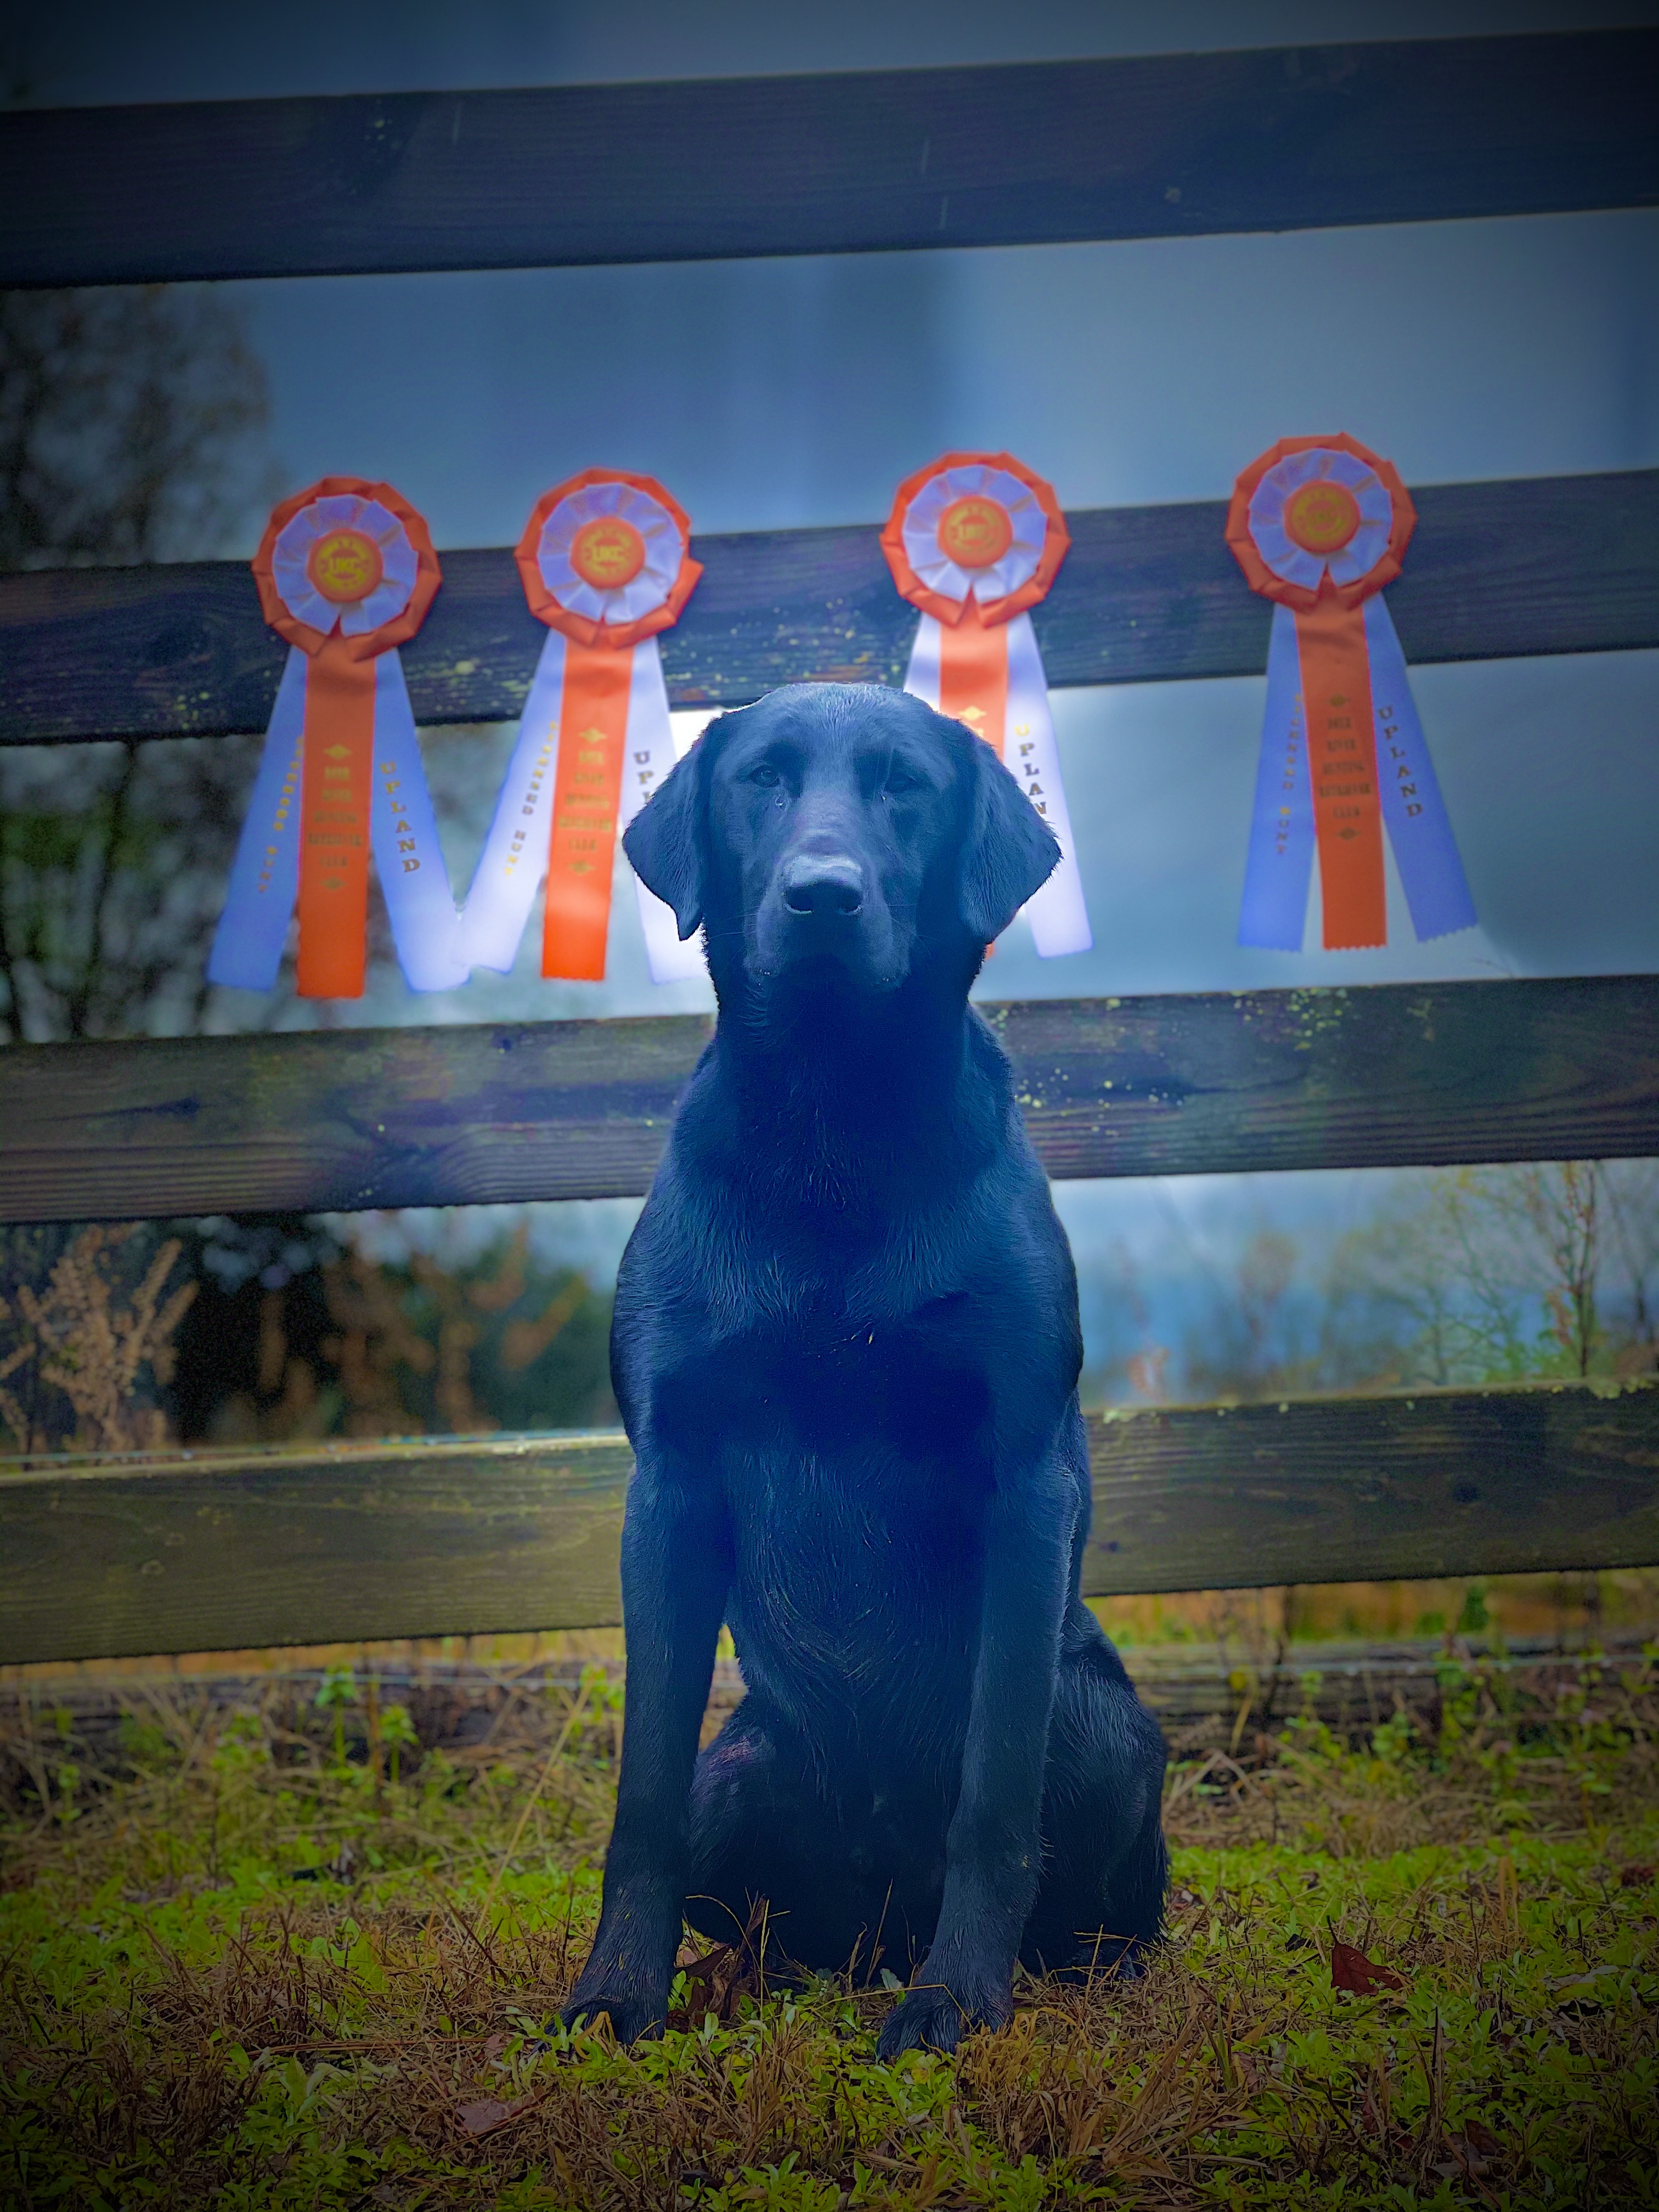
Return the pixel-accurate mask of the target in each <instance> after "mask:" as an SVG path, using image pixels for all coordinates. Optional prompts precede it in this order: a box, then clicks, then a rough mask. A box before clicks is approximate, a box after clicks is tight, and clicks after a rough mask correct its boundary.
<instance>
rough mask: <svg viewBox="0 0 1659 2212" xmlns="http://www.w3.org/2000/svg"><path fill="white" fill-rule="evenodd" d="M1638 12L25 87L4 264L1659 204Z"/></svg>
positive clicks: (1275, 224)
mask: <svg viewBox="0 0 1659 2212" xmlns="http://www.w3.org/2000/svg"><path fill="white" fill-rule="evenodd" d="M1656 58H1659V40H1656V39H1655V37H1654V34H1653V33H1652V32H1651V31H1649V30H1626V31H1598V32H1589V33H1552V34H1547V35H1543V36H1538V35H1534V36H1530V37H1520V38H1516V37H1510V38H1495V39H1432V40H1400V41H1390V42H1388V43H1386V44H1383V43H1379V44H1371V45H1364V46H1301V47H1293V48H1285V49H1279V50H1275V49H1257V50H1255V51H1246V52H1231V53H1208V54H1173V55H1155V56H1143V57H1136V58H1129V59H1116V60H1097V61H1067V62H1036V63H1020V64H1004V65H1001V66H997V67H990V68H985V67H981V68H960V69H940V70H878V71H869V72H861V73H859V74H857V75H822V76H775V77H750V78H728V79H724V80H721V79H713V80H702V81H700V82H690V83H657V84H612V85H580V86H562V87H553V88H546V89H539V90H528V91H511V92H485V93H477V92H472V93H465V94H459V93H439V92H432V93H404V94H376V95H371V96H366V97H363V96H360V97H355V98H348V99H302V100H216V101H204V102H201V103H197V104H193V105H191V106H142V107H115V106H111V107H95V108H58V109H46V110H37V111H33V112H30V111H25V112H20V113H15V114H12V115H9V116H7V117H5V118H3V121H0V204H4V205H5V206H6V208H7V209H8V210H9V219H8V222H7V224H6V229H5V234H4V240H3V244H0V284H101V283H152V282H155V281H158V280H176V279H179V278H183V277H216V276H299V275H309V276H315V275H325V274H344V273H349V272H360V271H364V270H419V269H497V268H519V267H531V266H546V265H551V264H566V263H579V262H621V261H674V260H702V259H708V258H728V257H733V256H739V255H748V254H799V253H847V252H889V251H891V250H893V249H895V248H903V247H912V248H916V247H924V248H925V247H938V246H1016V245H1030V244H1035V243H1038V242H1042V241H1052V240H1063V239H1091V238H1147V237H1190V236H1193V235H1195V234H1201V233H1205V232H1215V231H1248V230H1297V229H1305V228H1317V227H1320V226H1322V225H1326V224H1332V223H1370V222H1421V221H1425V220H1431V221H1441V220H1443V219H1445V218H1447V217H1449V216H1493V215H1525V214H1537V213H1542V212H1544V211H1546V210H1564V209H1585V208H1604V207H1636V206H1650V205H1652V204H1654V203H1655V202H1656V200H1659V149H1656V147H1655V143H1654V134H1653V131H1652V116H1653V108H1654V94H1655V79H1656Z"/></svg>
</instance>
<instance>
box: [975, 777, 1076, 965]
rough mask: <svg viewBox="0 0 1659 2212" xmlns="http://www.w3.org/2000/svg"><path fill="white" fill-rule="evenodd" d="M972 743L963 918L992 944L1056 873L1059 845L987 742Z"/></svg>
mask: <svg viewBox="0 0 1659 2212" xmlns="http://www.w3.org/2000/svg"><path fill="white" fill-rule="evenodd" d="M972 742H973V759H972V775H973V789H972V793H971V794H970V799H969V817H968V842H967V845H966V847H965V848H964V849H963V856H962V876H961V883H962V918H963V921H964V922H966V924H967V925H968V927H969V931H970V932H971V933H972V935H973V937H974V939H975V942H976V943H978V944H980V945H988V944H990V942H991V940H992V939H994V938H997V937H1000V936H1001V934H1002V933H1003V931H1004V930H1005V929H1006V928H1007V927H1008V925H1009V923H1010V922H1011V921H1012V920H1013V918H1014V916H1015V915H1017V914H1018V912H1019V910H1020V908H1021V907H1023V906H1024V903H1025V902H1026V900H1027V899H1028V898H1030V896H1031V894H1032V893H1033V892H1034V891H1037V890H1041V889H1042V886H1043V884H1046V883H1047V882H1048V878H1049V877H1050V876H1051V875H1052V874H1053V873H1054V869H1055V867H1056V866H1057V865H1058V863H1059V860H1060V842H1059V840H1058V839H1057V838H1056V837H1055V836H1054V831H1053V830H1052V829H1050V828H1049V827H1048V823H1046V822H1045V821H1044V820H1043V818H1042V816H1041V815H1040V814H1039V813H1038V812H1037V811H1036V807H1035V806H1033V805H1032V804H1031V802H1030V799H1027V797H1026V796H1025V793H1024V792H1023V791H1022V790H1021V789H1020V787H1019V786H1018V783H1016V782H1015V781H1014V779H1013V777H1012V775H1009V773H1008V771H1007V769H1006V768H1004V766H1003V765H1002V763H1001V762H1000V760H999V759H998V758H997V757H996V755H995V754H994V752H993V751H992V750H991V748H990V746H989V745H987V744H986V742H985V740H984V739H983V738H974V739H973V741H972Z"/></svg>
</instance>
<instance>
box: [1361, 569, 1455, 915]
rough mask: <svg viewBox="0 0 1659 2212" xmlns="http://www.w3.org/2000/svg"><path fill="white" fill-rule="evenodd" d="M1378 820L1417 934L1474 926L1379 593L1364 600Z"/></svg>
mask: <svg viewBox="0 0 1659 2212" xmlns="http://www.w3.org/2000/svg"><path fill="white" fill-rule="evenodd" d="M1364 613H1365V650H1366V652H1367V653H1368V654H1369V656H1370V664H1371V711H1372V713H1373V714H1374V715H1375V717H1376V782H1377V789H1378V791H1379V793H1381V796H1382V800H1383V821H1384V823H1386V824H1387V826H1388V831H1389V843H1390V844H1391V845H1392V846H1393V847H1394V857H1395V862H1396V864H1397V865H1398V866H1399V869H1400V881H1401V885H1402V886H1403V887H1404V890H1405V893H1406V903H1407V906H1408V907H1409V908H1411V915H1412V927H1413V929H1414V930H1415V931H1416V932H1417V935H1418V939H1419V942H1421V941H1422V940H1424V939H1427V938H1431V937H1446V936H1449V934H1450V933H1451V932H1452V931H1453V930H1455V929H1473V928H1474V924H1475V920H1476V915H1475V911H1474V898H1473V896H1471V894H1470V891H1469V886H1468V878H1467V877H1466V876H1465V875H1464V873H1463V863H1462V859H1461V858H1460V856H1459V854H1458V850H1457V841H1456V839H1455V837H1454V836H1452V826H1451V823H1450V821H1449V819H1448V817H1447V814H1446V806H1445V801H1444V800H1443V799H1442V798H1441V796H1440V785H1439V783H1438V781H1437V779H1436V776H1435V773H1434V763H1432V761H1431V759H1430V758H1429V747H1428V741H1427V739H1426V738H1425V737H1424V735H1423V725H1422V723H1421V722H1419V720H1418V718H1417V708H1416V706H1415V704H1414V703H1413V699H1412V687H1411V680H1410V678H1409V677H1408V676H1407V672H1406V656H1405V654H1404V653H1402V652H1401V649H1400V639H1399V637H1398V635H1396V633H1395V627H1394V621H1393V618H1392V617H1391V616H1390V615H1389V610H1388V608H1387V606H1386V605H1384V604H1383V594H1382V593H1381V592H1375V593H1373V595H1372V596H1371V597H1370V599H1367V600H1366V602H1365V608H1364Z"/></svg>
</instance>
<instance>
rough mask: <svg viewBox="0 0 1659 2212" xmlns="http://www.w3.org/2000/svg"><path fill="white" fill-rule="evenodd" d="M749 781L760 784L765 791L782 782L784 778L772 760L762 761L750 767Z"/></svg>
mask: <svg viewBox="0 0 1659 2212" xmlns="http://www.w3.org/2000/svg"><path fill="white" fill-rule="evenodd" d="M749 781H750V783H757V784H759V785H760V786H761V787H762V789H763V790H764V791H770V790H771V789H772V787H773V786H774V785H775V784H778V783H781V782H782V781H783V779H782V777H781V775H779V774H778V772H777V770H776V769H775V768H774V766H773V765H772V763H771V762H770V761H761V762H760V763H757V766H755V767H754V768H751V769H750V771H749Z"/></svg>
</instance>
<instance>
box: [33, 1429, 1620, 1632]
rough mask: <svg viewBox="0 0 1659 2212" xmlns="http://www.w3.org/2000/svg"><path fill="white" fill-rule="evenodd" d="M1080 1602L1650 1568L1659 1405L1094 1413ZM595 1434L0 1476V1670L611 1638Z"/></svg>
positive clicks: (599, 1445)
mask: <svg viewBox="0 0 1659 2212" xmlns="http://www.w3.org/2000/svg"><path fill="white" fill-rule="evenodd" d="M1089 1442H1090V1451H1091V1462H1092V1467H1093V1474H1094V1500H1095V1510H1094V1528H1093V1533H1092V1535H1091V1541H1090V1545H1089V1549H1088V1553H1087V1556H1086V1559H1085V1568H1084V1589H1085V1592H1086V1593H1087V1594H1088V1595H1091V1596H1105V1595H1118V1594H1125V1593H1129V1592H1133V1591H1150V1590H1176V1589H1240V1588H1252V1587H1260V1586H1263V1585H1269V1584H1273V1583H1328V1582H1348V1581H1359V1580H1380V1581H1393V1580H1396V1579H1407V1578H1413V1577H1429V1576H1439V1575H1460V1574H1469V1573H1474V1572H1480V1573H1483V1574H1497V1573H1504V1572H1509V1571H1517V1570H1524V1569H1553V1570H1563V1571H1565V1570H1568V1569H1574V1568H1589V1567H1618V1566H1650V1565H1654V1564H1655V1563H1656V1562H1659V1386H1653V1385H1633V1386H1629V1387H1626V1388H1625V1389H1621V1390H1616V1391H1612V1392H1605V1391H1598V1390H1596V1389H1590V1388H1589V1387H1585V1386H1557V1387H1546V1388H1542V1389H1540V1388H1533V1389H1508V1390H1480V1391H1448V1392H1430V1393H1427V1394H1425V1395H1419V1396H1416V1397H1403V1396H1402V1397H1387V1398H1368V1399H1328V1400H1318V1399H1310V1400H1302V1401H1292V1402H1288V1403H1286V1404H1284V1405H1278V1406H1274V1405H1266V1406H1247V1407H1233V1408H1231V1410H1230V1409H1228V1408H1225V1407H1172V1408H1160V1409H1153V1410H1148V1411H1146V1412H1137V1413H1109V1414H1094V1415H1091V1417H1090V1423H1089ZM630 1466H631V1461H630V1458H629V1450H628V1445H627V1442H626V1439H625V1438H623V1437H622V1436H621V1435H620V1433H616V1434H601V1435H592V1436H584V1437H554V1438H548V1439H536V1438H518V1437H513V1438H503V1439H495V1438H483V1439H471V1440H465V1439H463V1440H454V1441H451V1440H448V1439H438V1438H433V1437H426V1438H422V1439H420V1440H418V1441H415V1442H410V1441H405V1440H393V1441H390V1442H387V1443H356V1444H341V1445H335V1446H328V1447H319V1446H315V1445H313V1446H311V1447H309V1448H307V1449H305V1450H303V1451H274V1452H266V1453H264V1454H253V1455H246V1456H240V1457H237V1456H230V1455H227V1456H222V1457H216V1456H204V1457H202V1458H200V1459H197V1460H191V1459H190V1458H189V1457H188V1455H178V1454H172V1455H167V1457H165V1458H156V1459H155V1460H150V1461H125V1462H123V1461H76V1462H65V1461H64V1460H62V1459H55V1460H54V1459H41V1460H36V1461H35V1462H33V1463H32V1464H16V1463H14V1464H12V1465H9V1466H5V1465H0V1663H5V1664H15V1663H21V1662H30V1661H46V1660H70V1659H99V1658H115V1657H120V1656H131V1655H134V1654H139V1653H150V1652H164V1651H210V1650H227V1649H238V1650H240V1649H246V1648H248V1647H250V1646H257V1645H265V1644H320V1643H334V1642H338V1643H348V1642H356V1641H358V1640H360V1639H362V1640H366V1639H369V1638H398V1637H422V1636H443V1635H450V1634H460V1633H471V1634H475V1635H482V1634H489V1633H505V1632H512V1631H516V1630H521V1629H538V1628H542V1629H550V1628H592V1627H600V1626H611V1625H613V1624H615V1623H616V1622H617V1621H618V1620H620V1619H621V1602H620V1595H619V1589H618V1582H617V1545H618V1539H619V1535H620V1531H621V1525H622V1510H623V1493H624V1491H625V1488H626V1486H627V1480H628V1476H629V1469H630Z"/></svg>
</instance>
